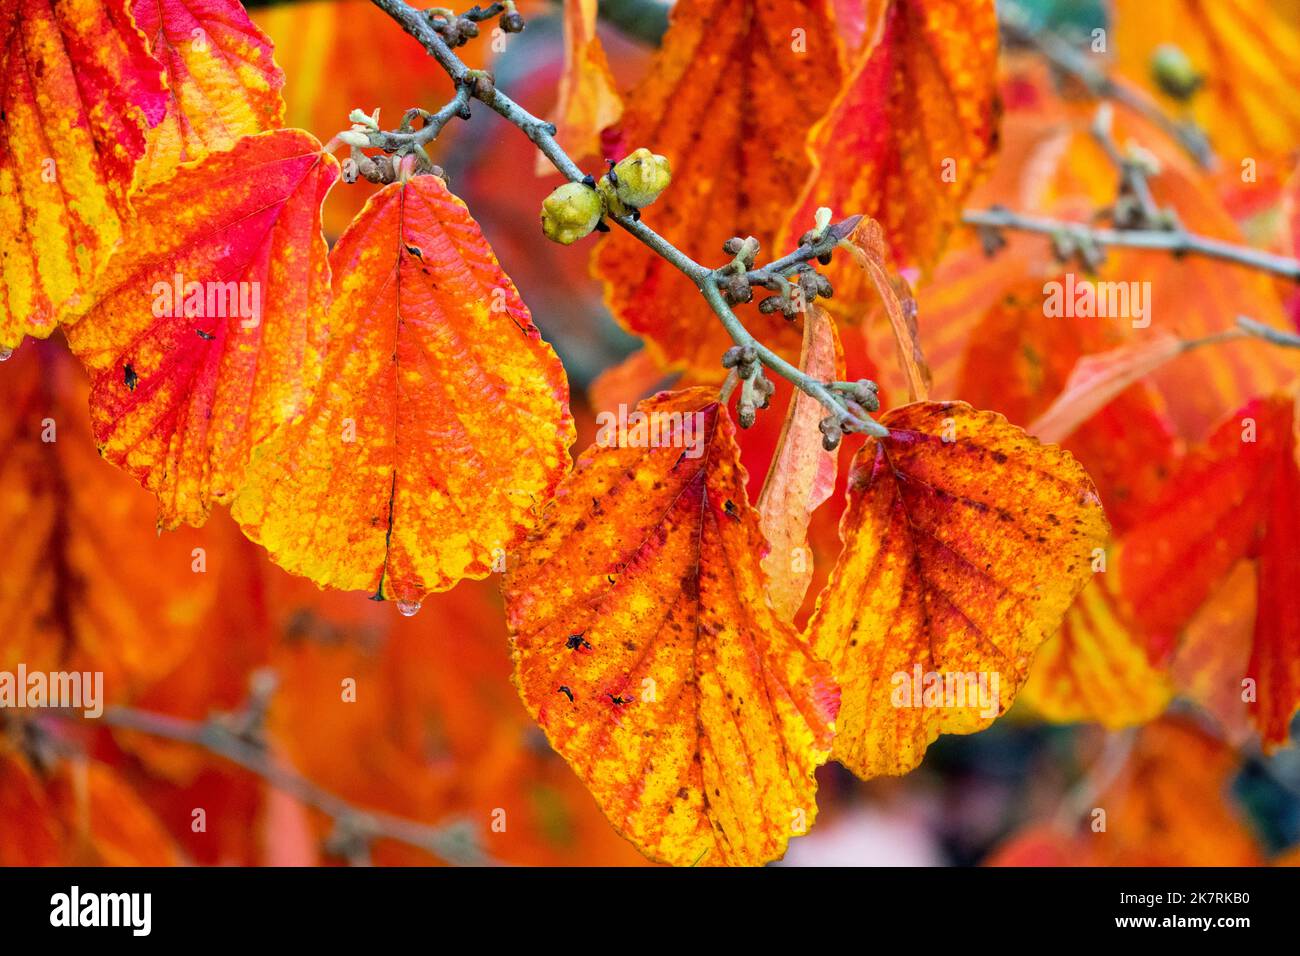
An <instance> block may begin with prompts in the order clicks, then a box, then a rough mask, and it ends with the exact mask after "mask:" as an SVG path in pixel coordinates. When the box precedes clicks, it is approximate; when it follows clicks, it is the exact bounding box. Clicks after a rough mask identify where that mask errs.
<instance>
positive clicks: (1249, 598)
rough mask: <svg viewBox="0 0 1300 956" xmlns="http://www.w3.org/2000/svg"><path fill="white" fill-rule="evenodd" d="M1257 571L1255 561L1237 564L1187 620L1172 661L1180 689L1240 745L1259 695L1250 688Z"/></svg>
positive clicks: (1244, 740) (1247, 734) (1248, 730)
mask: <svg viewBox="0 0 1300 956" xmlns="http://www.w3.org/2000/svg"><path fill="white" fill-rule="evenodd" d="M1258 574H1259V573H1258V571H1257V570H1256V567H1255V562H1253V561H1250V560H1246V559H1243V560H1241V561H1238V562H1237V563H1236V564H1235V565H1233V567H1232V570H1230V571H1229V572H1228V573H1227V575H1226V576H1225V577H1224V578H1223V580H1222V581H1221V582H1220V583H1219V584H1218V586H1217V587H1216V588H1215V590H1214V592H1213V593H1212V594H1211V595H1210V597H1209V598H1208V599H1207V600H1206V602H1205V603H1204V604H1202V605H1201V607H1200V609H1199V610H1198V611H1197V612H1196V614H1194V615H1193V616H1192V619H1191V620H1190V621H1189V622H1188V623H1187V627H1186V628H1184V630H1183V637H1182V642H1181V643H1180V644H1179V645H1178V649H1177V650H1176V651H1174V657H1173V660H1172V661H1171V662H1170V664H1169V673H1170V677H1171V679H1172V681H1173V683H1174V685H1175V686H1176V687H1177V688H1178V691H1179V693H1180V694H1181V695H1182V696H1184V697H1186V698H1188V699H1189V700H1193V701H1195V702H1196V703H1197V704H1199V705H1200V706H1201V707H1202V708H1203V709H1204V710H1205V712H1206V713H1208V714H1210V715H1211V716H1212V717H1213V718H1214V720H1215V721H1216V722H1217V723H1218V725H1219V728H1220V730H1221V732H1222V734H1223V736H1224V738H1225V739H1226V740H1228V741H1229V742H1230V743H1231V744H1232V745H1233V746H1238V747H1240V746H1244V745H1245V744H1246V743H1247V741H1249V740H1250V738H1251V735H1252V732H1253V730H1252V727H1251V711H1252V709H1253V708H1254V705H1255V701H1254V700H1252V699H1248V698H1249V697H1250V696H1251V695H1248V694H1246V693H1245V690H1246V688H1247V687H1248V686H1250V685H1249V683H1248V675H1249V674H1250V667H1251V647H1252V645H1253V643H1254V639H1255V610H1256V607H1255V605H1256V602H1255V596H1256V594H1257V593H1258V592H1259V580H1258Z"/></svg>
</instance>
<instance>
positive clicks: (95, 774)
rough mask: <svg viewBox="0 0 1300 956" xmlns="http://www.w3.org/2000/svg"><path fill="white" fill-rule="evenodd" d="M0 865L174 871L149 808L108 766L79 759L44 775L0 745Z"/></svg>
mask: <svg viewBox="0 0 1300 956" xmlns="http://www.w3.org/2000/svg"><path fill="white" fill-rule="evenodd" d="M0 811H3V812H2V813H0V865H5V866H177V865H179V864H180V862H181V859H180V854H179V853H177V851H176V846H175V844H174V843H173V842H172V840H171V838H170V837H169V836H168V835H167V832H166V830H165V829H164V828H163V826H162V824H161V823H159V821H158V818H157V817H156V816H155V815H154V813H153V812H152V810H150V808H149V807H148V806H147V805H146V804H145V802H144V801H143V800H142V799H141V797H140V795H139V794H138V793H136V792H135V790H133V789H132V788H131V787H130V785H128V784H127V783H126V781H125V780H124V779H123V778H122V776H121V775H120V774H119V773H118V772H117V771H116V770H115V769H114V768H112V767H110V766H108V765H107V764H104V763H101V762H99V761H97V760H87V759H84V758H81V759H75V760H65V761H60V762H59V763H58V764H57V765H56V766H55V767H53V768H50V769H48V770H45V771H41V770H38V769H36V767H34V766H32V763H31V762H30V759H29V758H27V757H25V756H23V755H22V754H21V753H17V752H12V751H9V748H8V747H7V746H6V745H5V742H4V741H0Z"/></svg>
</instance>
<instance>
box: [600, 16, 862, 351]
mask: <svg viewBox="0 0 1300 956" xmlns="http://www.w3.org/2000/svg"><path fill="white" fill-rule="evenodd" d="M792 24H793V25H797V27H798V31H797V32H798V34H799V36H798V37H796V38H794V39H792V37H791V25H792ZM800 44H801V46H800ZM796 46H799V48H798V49H796ZM840 76H841V72H840V66H839V52H838V50H837V48H836V43H835V26H834V24H833V23H832V21H831V18H830V14H829V12H828V9H827V0H787V2H785V3H780V4H778V3H775V2H774V0H743V2H741V3H736V2H733V0H682V2H680V3H678V4H677V5H676V6H674V7H673V10H672V20H671V23H670V26H669V29H668V33H667V35H665V37H664V40H663V45H662V47H661V48H660V50H659V52H658V53H657V54H656V56H655V58H654V60H653V62H652V63H651V64H650V67H649V70H648V72H647V74H646V77H645V79H644V80H643V81H642V82H641V84H640V85H638V86H637V87H636V88H635V89H634V90H632V92H630V93H629V94H628V96H627V97H626V99H625V104H626V105H625V109H624V112H623V118H622V121H621V122H620V123H619V125H618V127H617V128H616V131H615V133H614V134H613V138H614V139H615V140H617V141H620V142H621V143H622V145H623V147H624V148H625V150H627V151H630V150H632V149H636V148H638V147H642V146H644V147H647V148H651V149H653V151H654V152H656V153H661V154H663V155H664V156H666V157H667V158H668V160H669V162H670V163H671V164H672V171H673V185H672V186H670V187H669V188H668V190H667V191H666V192H665V193H664V194H663V195H662V196H660V197H659V199H658V201H657V202H656V203H655V205H654V207H653V217H652V218H653V226H654V228H655V230H656V231H657V232H658V233H660V234H661V235H663V236H665V237H666V238H667V239H668V240H669V241H671V242H672V243H673V244H674V245H675V246H677V248H678V249H680V250H681V251H682V252H684V253H686V254H687V255H688V256H691V257H692V258H693V259H695V260H696V261H698V262H715V261H719V260H720V259H722V258H723V253H722V245H723V243H724V242H726V241H727V239H729V238H731V237H732V236H741V237H745V236H750V235H752V236H754V237H755V238H757V239H758V240H759V241H760V242H761V243H762V245H763V248H764V250H765V251H767V252H770V253H771V254H772V255H773V256H777V255H780V254H781V253H782V252H783V251H789V250H776V249H774V248H773V243H774V240H775V239H776V233H777V227H778V226H779V224H780V223H781V221H782V219H783V217H784V215H785V213H786V212H787V210H788V208H789V205H790V201H791V199H792V198H793V189H794V188H796V185H797V184H799V183H802V182H803V181H804V178H805V176H806V175H807V173H808V169H809V163H808V158H807V156H806V155H805V153H804V150H803V138H804V134H805V132H806V131H807V130H808V128H809V127H810V126H811V125H812V123H813V122H814V121H815V120H816V119H817V117H818V116H820V115H821V113H822V112H823V111H824V110H825V108H826V106H827V105H828V104H829V103H830V101H831V98H832V97H833V96H834V95H835V91H836V90H837V89H838V87H839V80H840ZM755 104H762V108H761V109H760V108H756V106H755ZM612 158H615V159H617V158H618V157H617V156H615V157H612ZM856 211H858V210H844V212H856ZM811 226H812V218H811V215H810V216H809V217H808V221H807V223H806V224H804V225H803V228H805V229H807V228H810V227H811ZM790 248H794V247H793V246H791V247H790ZM592 267H593V272H594V273H595V274H596V275H597V276H598V277H600V278H601V279H603V280H604V283H605V297H606V301H607V302H608V304H609V307H610V309H611V310H612V311H613V313H614V315H615V317H616V318H618V319H619V321H620V322H622V323H623V325H625V326H626V327H627V329H628V330H629V331H631V332H632V333H634V334H636V335H640V336H642V337H644V338H646V339H648V340H649V343H650V344H651V345H652V346H653V347H654V348H655V349H656V350H657V352H658V357H659V358H660V359H661V360H662V361H663V362H665V363H686V364H689V365H692V366H695V367H697V368H698V369H700V370H701V371H704V372H711V373H713V374H714V375H715V376H718V375H720V373H721V369H720V367H719V365H718V360H719V358H720V357H721V355H722V353H723V352H725V351H726V350H727V349H728V348H729V347H730V346H731V345H732V342H731V339H730V337H729V336H728V335H727V333H726V331H725V330H724V329H723V328H722V326H721V325H720V324H719V323H718V321H717V318H716V317H715V316H714V315H713V312H712V311H711V310H710V308H709V306H708V304H707V303H706V302H705V301H704V299H703V298H702V297H701V296H700V293H699V291H698V290H697V289H696V288H695V286H694V284H693V283H692V282H691V280H690V279H688V278H686V277H685V276H684V275H682V274H681V273H679V272H678V271H677V270H676V269H675V268H674V267H673V266H672V265H670V264H669V263H668V262H667V261H665V260H664V259H662V258H660V257H659V256H658V254H656V253H654V252H652V251H651V250H650V249H648V248H646V247H645V246H643V245H641V243H640V242H639V241H638V240H636V239H635V238H633V237H632V236H630V235H628V234H626V233H624V232H622V230H616V231H614V232H612V233H611V234H610V235H609V236H607V237H606V238H605V239H603V240H602V241H601V244H600V246H599V247H598V249H597V251H596V254H595V256H594V257H593V263H592ZM749 328H750V330H751V331H752V332H753V333H754V335H755V336H756V337H757V338H759V339H760V340H762V341H763V342H764V343H765V344H767V345H769V346H771V347H773V348H777V349H778V350H780V351H782V352H783V353H785V354H787V355H788V356H789V357H791V358H793V357H795V356H797V355H798V351H799V335H798V330H797V329H794V328H792V327H791V325H790V323H788V322H787V321H786V320H785V318H784V317H783V316H781V315H780V314H771V315H764V314H761V313H756V314H754V315H753V316H752V317H750V318H749Z"/></svg>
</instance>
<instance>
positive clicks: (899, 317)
mask: <svg viewBox="0 0 1300 956" xmlns="http://www.w3.org/2000/svg"><path fill="white" fill-rule="evenodd" d="M845 247H847V249H848V251H849V253H850V254H851V255H852V256H853V259H854V261H855V262H857V264H858V265H859V266H860V267H861V269H862V270H863V271H864V272H865V273H866V275H867V276H868V277H869V278H870V280H871V286H872V288H873V289H874V290H875V293H876V298H877V300H878V308H871V307H868V308H867V309H865V310H864V309H863V307H862V303H860V302H858V303H850V304H849V306H848V307H847V309H846V308H845V307H844V304H843V302H841V303H839V304H836V301H835V300H834V299H831V300H830V302H829V303H828V305H827V308H828V309H829V310H830V312H831V314H832V315H842V316H843V317H844V319H845V321H848V322H860V323H861V324H862V326H863V334H864V335H866V336H867V338H868V340H869V342H870V343H871V344H872V345H873V346H874V349H873V354H877V355H879V356H880V357H881V358H884V357H885V356H886V355H892V356H893V357H894V358H895V359H896V362H894V363H889V364H887V365H886V368H887V369H888V373H887V374H886V376H885V381H884V382H883V383H882V384H883V385H884V386H885V387H886V388H887V389H889V390H891V391H893V390H897V391H898V392H899V393H902V392H906V394H907V399H908V401H910V402H918V401H925V400H926V398H927V397H928V396H929V394H930V369H929V366H928V365H927V364H926V361H925V354H924V352H923V351H922V350H921V341H920V330H919V329H918V328H917V320H916V301H915V299H913V298H912V292H911V289H910V288H909V287H908V284H907V282H906V280H904V279H903V278H902V276H900V275H899V274H898V273H897V271H896V270H895V268H894V265H893V263H892V261H891V260H890V257H889V251H888V249H887V248H886V246H885V235H884V233H883V231H882V230H881V228H880V223H878V222H876V221H875V220H874V219H868V218H864V219H863V220H862V222H861V223H860V224H859V225H858V227H857V228H856V229H855V230H853V232H852V234H850V235H849V237H848V238H847V239H845V240H844V241H843V242H842V243H841V248H845ZM864 312H865V313H866V314H865V317H864ZM873 312H883V313H884V317H885V319H886V320H887V323H885V324H887V330H888V331H887V333H885V334H882V333H881V332H880V330H878V329H877V328H876V326H878V325H880V324H882V323H878V322H874V321H872V319H873V318H874V316H873V315H872V313H873ZM891 341H892V345H887V344H886V343H888V342H891ZM895 366H897V369H898V371H897V373H896V374H895V373H894V371H893V369H894V367H895Z"/></svg>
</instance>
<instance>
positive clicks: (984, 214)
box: [962, 206, 1300, 281]
mask: <svg viewBox="0 0 1300 956" xmlns="http://www.w3.org/2000/svg"><path fill="white" fill-rule="evenodd" d="M962 222H964V223H965V224H966V225H968V226H975V227H977V228H980V229H987V230H992V231H994V232H996V231H997V230H999V229H1010V230H1013V231H1016V232H1032V233H1038V234H1039V235H1044V236H1058V235H1063V236H1070V237H1073V238H1077V239H1081V240H1084V241H1085V242H1092V243H1095V244H1096V245H1097V246H1101V247H1115V248H1126V249H1154V250H1158V251H1164V252H1172V253H1174V254H1175V255H1194V256H1204V257H1205V258H1209V259H1218V260H1221V261H1223V262H1233V263H1237V264H1239V265H1244V266H1249V267H1251V268H1252V269H1259V270H1260V271H1262V272H1271V273H1273V274H1274V275H1280V276H1283V277H1285V278H1287V279H1293V280H1296V281H1300V260H1297V259H1292V258H1290V257H1288V256H1280V255H1276V254H1274V253H1271V252H1264V251H1263V250H1261V249H1253V248H1251V247H1250V246H1240V245H1236V244H1234V243H1231V242H1224V241H1223V240H1220V239H1210V238H1208V237H1206V236H1200V235H1197V234H1196V233H1192V232H1187V231H1185V230H1183V229H1173V230H1144V229H1099V228H1095V227H1092V226H1089V225H1087V224H1086V223H1081V222H1071V221H1068V220H1063V219H1049V218H1046V217H1043V216H1030V215H1025V214H1023V213H1018V212H1012V211H1011V210H1010V209H1006V208H1004V207H1001V206H991V207H990V208H988V209H983V210H979V209H976V210H968V211H967V212H965V213H964V214H963V215H962Z"/></svg>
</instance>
